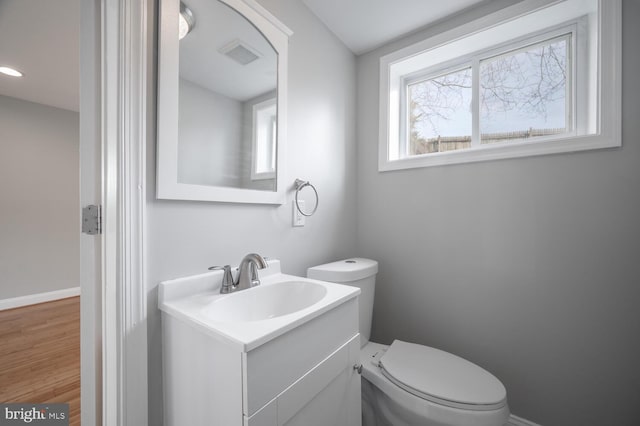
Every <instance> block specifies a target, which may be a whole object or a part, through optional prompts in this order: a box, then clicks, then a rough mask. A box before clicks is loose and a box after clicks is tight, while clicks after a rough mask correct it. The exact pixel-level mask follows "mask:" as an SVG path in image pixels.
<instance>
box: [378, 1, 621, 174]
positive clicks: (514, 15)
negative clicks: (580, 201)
mask: <svg viewBox="0 0 640 426" xmlns="http://www.w3.org/2000/svg"><path fill="white" fill-rule="evenodd" d="M541 3H546V4H547V6H543V7H541V6H540V4H541ZM619 19H620V2H619V1H618V0H613V1H607V2H598V1H597V0H565V1H563V2H551V1H546V2H544V1H543V2H541V1H535V0H525V1H523V2H521V3H518V4H517V5H515V6H511V7H509V8H507V9H504V10H502V11H500V12H498V13H496V14H494V15H490V16H489V17H487V18H485V19H482V20H479V21H474V22H471V23H469V24H467V25H464V26H462V27H459V28H455V29H453V30H451V31H449V32H446V33H443V34H439V35H437V36H434V37H433V38H431V39H428V40H425V41H424V42H421V43H418V44H416V45H413V46H409V47H408V48H405V49H402V50H401V51H398V52H394V53H392V54H390V55H387V56H385V57H383V58H381V85H380V87H381V93H380V95H381V96H380V98H381V109H380V158H379V169H380V170H381V171H385V170H394V169H403V168H412V167H425V166H431V165H443V164H451V163H463V162H473V161H482V160H493V159H501V158H510V157H521V156H528V155H540V154H549V153H557V152H568V151H578V150H585V149H596V148H605V147H613V146H620V136H619V132H620V107H619V104H620V87H619V72H620V65H619V64H620V58H619V56H620V54H619V44H620V42H619V40H620V34H619V27H620V26H619V24H616V22H619ZM616 75H618V77H616Z"/></svg>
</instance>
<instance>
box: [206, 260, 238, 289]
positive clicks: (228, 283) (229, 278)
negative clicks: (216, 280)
mask: <svg viewBox="0 0 640 426" xmlns="http://www.w3.org/2000/svg"><path fill="white" fill-rule="evenodd" d="M209 270H210V271H215V270H222V271H224V275H223V276H222V285H221V286H220V293H222V294H226V293H231V292H232V291H233V287H234V282H233V274H232V273H231V266H229V265H224V266H211V267H209Z"/></svg>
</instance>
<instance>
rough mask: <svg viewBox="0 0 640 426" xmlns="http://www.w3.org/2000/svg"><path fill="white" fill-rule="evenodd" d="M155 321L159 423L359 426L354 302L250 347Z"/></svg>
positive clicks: (196, 328) (175, 319)
mask: <svg viewBox="0 0 640 426" xmlns="http://www.w3.org/2000/svg"><path fill="white" fill-rule="evenodd" d="M162 322H163V324H162V326H163V336H164V341H163V346H164V352H163V353H164V360H163V363H164V388H165V395H164V396H165V400H164V405H165V407H164V411H165V425H167V426H184V425H189V426H204V425H207V426H285V425H286V426H297V425H299V426H315V425H317V426H360V424H361V411H360V375H359V374H358V372H357V371H355V370H354V365H357V364H358V363H359V351H360V336H359V334H358V303H357V297H351V298H349V299H346V300H345V301H344V302H342V303H341V304H339V305H337V306H335V307H332V308H331V309H330V310H328V311H326V312H323V313H322V314H320V315H318V316H315V317H313V318H311V319H309V320H308V321H304V322H302V323H299V324H296V325H295V327H293V328H291V329H288V330H283V332H282V333H281V334H279V335H278V336H276V337H271V338H270V339H269V340H268V341H266V342H259V341H258V342H257V343H256V344H253V345H250V346H247V345H243V344H239V343H238V344H234V342H231V341H229V339H227V338H224V337H221V336H219V335H218V334H216V333H214V332H211V331H210V330H209V328H208V327H206V326H204V325H202V324H198V323H197V322H192V321H185V320H184V319H183V318H180V317H179V316H175V315H171V314H170V313H168V312H166V311H165V310H163V313H162ZM245 325H246V324H245ZM255 326H256V327H259V326H260V324H258V323H256V325H255Z"/></svg>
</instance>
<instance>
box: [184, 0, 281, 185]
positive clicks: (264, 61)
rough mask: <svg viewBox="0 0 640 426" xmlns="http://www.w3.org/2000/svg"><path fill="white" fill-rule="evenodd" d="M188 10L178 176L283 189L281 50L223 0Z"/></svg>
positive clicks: (199, 0) (195, 3)
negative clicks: (279, 172)
mask: <svg viewBox="0 0 640 426" xmlns="http://www.w3.org/2000/svg"><path fill="white" fill-rule="evenodd" d="M180 11H181V16H182V18H181V23H180V35H181V37H182V38H181V39H180V48H179V52H180V53H179V58H180V59H179V62H180V73H179V75H180V77H179V101H178V104H179V118H178V170H177V172H178V182H179V183H186V184H195V185H210V186H223V187H231V188H244V189H254V190H264V191H275V190H276V179H275V176H276V173H275V172H276V167H277V164H276V152H277V134H278V132H277V124H276V123H277V107H276V105H277V102H276V100H277V68H278V66H277V59H278V58H277V52H276V51H275V50H274V49H273V47H272V46H271V44H270V43H269V42H268V40H267V39H266V38H265V37H264V36H263V35H262V34H261V33H260V32H259V31H258V30H257V29H256V28H255V27H254V26H253V25H252V24H251V23H250V22H249V21H247V20H246V19H245V18H244V17H243V16H242V15H240V14H239V13H238V12H236V11H235V10H234V9H232V8H230V7H229V6H227V5H225V4H224V3H222V2H220V1H217V0H188V2H184V3H181V7H180Z"/></svg>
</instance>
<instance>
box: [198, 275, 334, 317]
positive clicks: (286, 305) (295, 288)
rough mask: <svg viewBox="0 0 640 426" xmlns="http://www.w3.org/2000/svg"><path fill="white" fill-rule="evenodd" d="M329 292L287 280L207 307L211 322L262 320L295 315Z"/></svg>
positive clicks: (206, 314) (204, 312)
mask: <svg viewBox="0 0 640 426" xmlns="http://www.w3.org/2000/svg"><path fill="white" fill-rule="evenodd" d="M326 294H327V289H326V288H325V287H324V286H322V285H320V284H317V283H313V282H304V281H285V282H277V283H273V284H271V285H265V286H258V287H254V288H252V289H249V290H243V291H239V292H237V293H232V294H229V295H227V296H225V297H221V298H219V299H217V300H214V301H213V302H211V303H210V304H209V305H207V306H206V307H204V308H203V312H202V313H203V315H204V316H205V317H207V318H208V319H210V320H211V321H219V322H246V321H261V320H267V319H271V318H277V317H281V316H283V315H288V314H292V313H294V312H297V311H300V310H302V309H305V308H308V307H310V306H312V305H314V304H316V303H317V302H319V301H320V300H321V299H322V298H323V297H324V296H325V295H326Z"/></svg>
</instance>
